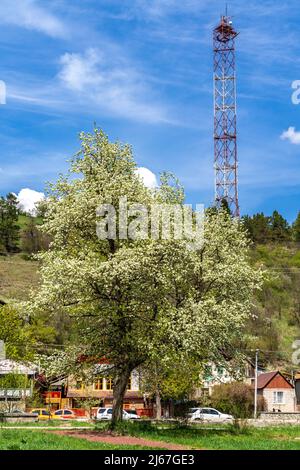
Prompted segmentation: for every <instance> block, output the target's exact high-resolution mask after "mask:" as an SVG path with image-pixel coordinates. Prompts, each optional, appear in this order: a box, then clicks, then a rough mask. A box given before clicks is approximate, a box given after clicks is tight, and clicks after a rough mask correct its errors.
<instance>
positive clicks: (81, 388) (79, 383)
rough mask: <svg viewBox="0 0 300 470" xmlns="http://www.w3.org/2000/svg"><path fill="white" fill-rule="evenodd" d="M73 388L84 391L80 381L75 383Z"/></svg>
mask: <svg viewBox="0 0 300 470" xmlns="http://www.w3.org/2000/svg"><path fill="white" fill-rule="evenodd" d="M75 388H76V390H83V389H84V383H83V382H82V381H80V382H76V385H75Z"/></svg>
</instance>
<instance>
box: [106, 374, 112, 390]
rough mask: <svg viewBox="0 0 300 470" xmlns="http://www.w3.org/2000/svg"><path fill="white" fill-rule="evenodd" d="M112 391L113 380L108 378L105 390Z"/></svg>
mask: <svg viewBox="0 0 300 470" xmlns="http://www.w3.org/2000/svg"><path fill="white" fill-rule="evenodd" d="M112 389H113V379H112V378H111V377H110V378H108V379H106V390H112Z"/></svg>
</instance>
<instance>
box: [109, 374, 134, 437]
mask: <svg viewBox="0 0 300 470" xmlns="http://www.w3.org/2000/svg"><path fill="white" fill-rule="evenodd" d="M131 372H132V371H131V370H130V369H124V370H122V371H120V373H119V374H117V377H116V378H115V380H114V393H113V397H114V398H113V412H112V419H111V428H112V429H113V428H114V427H115V426H116V424H117V423H118V422H120V421H122V419H123V401H124V395H125V392H126V387H127V384H128V380H129V377H130V374H131Z"/></svg>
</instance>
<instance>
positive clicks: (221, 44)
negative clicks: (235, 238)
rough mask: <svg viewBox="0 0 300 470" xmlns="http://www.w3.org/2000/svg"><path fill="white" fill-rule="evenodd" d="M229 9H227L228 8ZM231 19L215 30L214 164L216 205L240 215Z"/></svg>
mask: <svg viewBox="0 0 300 470" xmlns="http://www.w3.org/2000/svg"><path fill="white" fill-rule="evenodd" d="M226 10H227V8H226ZM237 35H238V33H237V32H236V31H235V29H234V27H233V23H232V20H231V17H229V16H228V15H227V11H226V15H225V16H222V17H221V21H220V23H219V25H218V26H217V27H216V28H215V29H214V32H213V42H214V165H215V203H216V206H217V207H221V206H222V205H224V204H226V203H227V205H228V207H229V209H230V211H231V213H232V215H233V216H234V217H239V216H240V208H239V198H238V155H237V125H236V124H237V119H236V71H235V39H236V37H237Z"/></svg>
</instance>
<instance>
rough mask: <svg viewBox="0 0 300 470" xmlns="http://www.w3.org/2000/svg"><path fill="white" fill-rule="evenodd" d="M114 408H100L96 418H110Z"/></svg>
mask: <svg viewBox="0 0 300 470" xmlns="http://www.w3.org/2000/svg"><path fill="white" fill-rule="evenodd" d="M112 410H113V409H112V408H98V410H97V413H96V419H102V420H110V419H111V417H112Z"/></svg>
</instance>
